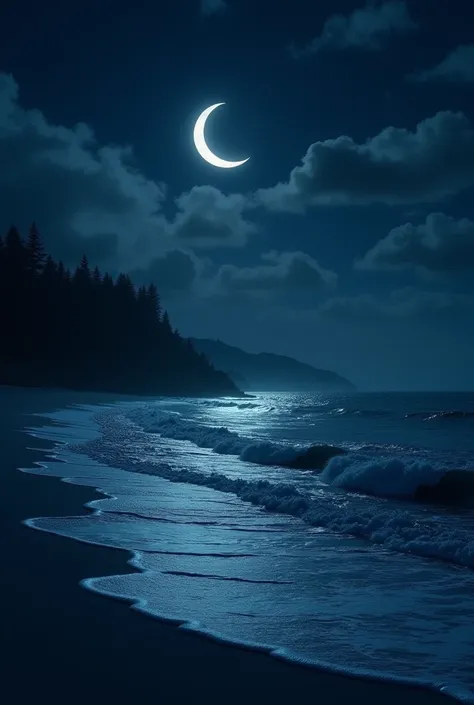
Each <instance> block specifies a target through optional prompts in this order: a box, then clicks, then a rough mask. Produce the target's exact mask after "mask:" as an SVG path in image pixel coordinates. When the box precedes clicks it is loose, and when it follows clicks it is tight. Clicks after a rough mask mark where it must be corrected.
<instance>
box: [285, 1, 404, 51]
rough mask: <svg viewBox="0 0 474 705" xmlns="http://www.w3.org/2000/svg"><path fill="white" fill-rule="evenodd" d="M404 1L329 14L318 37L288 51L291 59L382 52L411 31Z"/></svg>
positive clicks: (370, 5)
mask: <svg viewBox="0 0 474 705" xmlns="http://www.w3.org/2000/svg"><path fill="white" fill-rule="evenodd" d="M416 27H417V25H416V23H415V22H414V21H413V19H412V18H411V17H410V14H409V12H408V8H407V5H406V2H402V1H401V0H388V1H387V2H384V3H382V4H381V5H377V4H368V5H366V6H365V7H362V8H359V9H357V10H354V11H353V12H352V13H351V14H349V15H343V14H335V15H331V17H329V18H328V19H327V20H326V22H325V23H324V27H323V30H322V32H321V34H320V35H319V36H317V37H315V38H314V39H313V40H312V41H311V42H310V43H309V44H308V45H307V46H306V47H303V48H302V49H298V48H295V47H292V48H291V53H292V54H293V56H294V57H295V58H300V57H304V56H308V55H311V54H316V53H317V52H319V51H322V50H324V49H333V50H343V49H354V48H357V49H367V50H372V51H373V50H378V49H382V48H383V47H384V46H385V45H386V44H387V43H388V42H389V40H390V39H391V38H392V37H393V36H395V35H397V34H407V33H408V32H411V31H413V30H415V29H416Z"/></svg>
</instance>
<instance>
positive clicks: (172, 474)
mask: <svg viewBox="0 0 474 705" xmlns="http://www.w3.org/2000/svg"><path fill="white" fill-rule="evenodd" d="M135 415H136V414H132V416H135ZM149 415H150V413H149V411H148V412H147V416H149ZM97 422H98V423H99V424H100V426H101V427H102V429H103V432H104V436H103V438H102V439H95V440H92V441H89V442H88V443H87V444H86V445H85V446H84V450H86V452H87V453H88V454H90V455H91V456H92V457H94V458H95V459H96V460H99V461H101V462H106V463H112V464H113V465H115V466H116V467H121V468H123V469H125V470H128V471H132V472H138V473H144V474H149V475H158V476H160V477H163V478H165V479H167V480H170V481H171V482H183V483H189V484H193V485H198V486H205V487H210V488H212V489H215V490H218V491H220V492H226V493H231V494H234V495H236V496H237V497H239V498H240V499H242V500H243V501H245V502H250V503H251V504H253V505H256V506H260V507H263V508H264V509H266V510H267V511H271V512H277V513H281V514H287V515H290V516H294V517H298V518H299V519H301V520H302V521H304V522H305V523H307V524H309V525H310V526H314V527H322V528H325V529H329V530H331V531H335V532H337V533H342V534H348V535H351V536H356V537H359V538H364V539H367V540H370V541H372V542H374V543H377V544H381V545H383V546H384V547H385V548H387V549H390V550H393V551H398V552H401V553H410V554H413V555H417V556H420V557H424V558H433V559H438V560H443V561H446V562H449V563H452V564H455V565H459V566H464V567H468V568H471V569H473V568H474V540H473V538H472V531H469V529H468V528H452V527H450V526H449V525H446V524H443V523H442V522H441V523H440V521H439V518H438V517H434V516H431V515H429V514H423V515H420V514H419V515H417V516H416V518H414V515H413V512H411V511H409V510H408V508H407V507H406V506H404V505H399V506H397V505H395V508H394V505H391V504H388V503H385V504H384V503H378V502H377V503H376V504H375V505H370V506H367V505H364V507H363V508H360V507H357V506H356V507H353V506H351V505H350V504H348V503H347V502H346V501H345V500H344V498H342V499H341V501H335V497H334V495H333V494H331V493H329V492H327V493H325V492H323V493H318V494H317V497H315V496H314V495H312V494H311V492H303V491H301V490H299V489H298V488H296V487H295V486H294V485H291V484H289V483H272V482H269V481H267V480H259V481H250V480H244V479H241V478H239V479H232V478H229V477H227V476H226V475H224V474H221V473H211V474H203V473H200V472H198V471H195V470H189V469H178V468H175V467H173V468H172V467H170V466H168V465H164V464H160V465H156V464H153V463H151V462H148V461H146V460H136V459H135V460H134V461H133V462H132V461H131V460H130V459H129V458H127V456H126V454H124V452H123V448H122V447H121V446H123V438H124V435H125V434H127V433H128V434H130V433H131V434H132V436H133V431H131V430H130V425H129V424H127V420H126V418H124V417H120V416H117V415H113V416H112V415H108V414H103V415H101V416H100V417H99V418H98V419H97ZM152 426H153V428H156V427H155V425H154V424H152ZM227 432H228V433H230V432H229V431H227ZM136 433H137V434H138V435H139V434H140V432H139V431H136ZM135 440H136V439H135ZM382 478H383V481H382ZM434 478H436V481H439V479H440V471H438V470H435V469H434V468H432V467H431V466H429V465H428V464H416V463H410V464H403V463H402V462H401V461H399V460H397V459H393V458H388V459H385V460H380V461H378V462H374V461H373V459H372V460H371V461H370V460H369V459H363V458H358V457H356V454H354V456H343V457H335V458H332V459H331V460H330V461H329V463H328V464H327V467H326V469H325V470H324V471H323V473H322V474H321V479H322V480H324V481H325V482H327V483H328V484H330V485H336V486H338V487H344V488H350V489H352V490H354V489H357V490H359V491H364V492H366V493H369V492H370V493H371V494H378V493H383V494H384V495H386V494H387V488H388V490H389V492H390V493H391V494H392V495H393V496H395V495H396V496H400V495H401V494H403V493H405V494H409V493H410V492H411V493H412V494H413V492H414V490H415V489H416V487H417V486H419V485H420V483H421V482H433V480H434ZM458 527H459V524H458Z"/></svg>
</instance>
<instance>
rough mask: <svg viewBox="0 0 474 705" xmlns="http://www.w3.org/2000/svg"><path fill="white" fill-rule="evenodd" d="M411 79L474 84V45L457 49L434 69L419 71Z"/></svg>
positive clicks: (466, 45) (464, 45) (463, 45)
mask: <svg viewBox="0 0 474 705" xmlns="http://www.w3.org/2000/svg"><path fill="white" fill-rule="evenodd" d="M409 78H410V79H411V80H413V81H433V82H440V81H445V82H450V83H474V44H462V45H461V46H458V47H456V48H455V49H453V50H452V51H451V52H450V53H449V54H448V55H447V56H446V57H445V58H444V59H443V60H442V61H441V62H440V63H439V64H437V65H436V66H434V67H433V68H430V69H427V70H425V71H417V72H415V73H414V74H411V76H409Z"/></svg>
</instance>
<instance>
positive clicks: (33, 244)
mask: <svg viewBox="0 0 474 705" xmlns="http://www.w3.org/2000/svg"><path fill="white" fill-rule="evenodd" d="M45 260H46V255H45V252H44V247H43V243H42V241H41V236H40V234H39V232H38V228H37V227H36V224H35V223H32V225H31V227H30V230H29V232H28V240H27V241H26V267H27V270H28V271H29V272H30V273H31V274H41V272H42V271H43V268H44V264H45Z"/></svg>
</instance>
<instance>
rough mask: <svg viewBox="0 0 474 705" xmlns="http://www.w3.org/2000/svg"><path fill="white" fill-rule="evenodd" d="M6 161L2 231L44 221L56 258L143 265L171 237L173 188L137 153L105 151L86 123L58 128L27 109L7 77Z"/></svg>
mask: <svg viewBox="0 0 474 705" xmlns="http://www.w3.org/2000/svg"><path fill="white" fill-rule="evenodd" d="M0 162H1V164H2V169H1V172H0V219H1V222H0V226H1V227H2V228H3V229H5V228H6V227H7V226H8V225H9V224H10V223H11V222H15V223H17V224H18V225H19V226H20V227H22V228H23V229H24V228H25V227H26V226H27V224H28V223H29V222H30V221H31V220H33V219H34V220H36V221H37V222H38V223H39V225H40V228H41V230H42V232H43V233H44V237H45V240H46V244H47V246H48V248H50V249H51V251H52V253H53V254H55V255H56V256H61V257H63V258H65V259H66V260H68V261H71V260H72V261H74V260H75V259H77V256H78V254H79V253H80V252H81V251H84V250H88V251H92V252H93V253H94V254H95V255H96V256H97V258H98V259H100V260H102V261H110V262H113V263H116V264H120V263H123V262H126V261H127V262H131V263H132V264H133V263H134V262H135V263H140V260H142V259H146V258H149V257H150V253H151V254H152V253H153V251H154V250H156V249H159V248H157V243H158V242H159V240H160V238H161V239H162V238H166V236H167V231H168V227H167V223H166V221H165V219H164V218H163V215H162V213H161V208H162V204H163V201H164V199H165V187H164V186H163V184H161V183H157V182H155V181H153V180H151V179H148V178H146V177H145V176H144V175H143V174H141V173H140V172H139V171H138V170H137V169H136V168H135V167H134V166H133V155H132V151H131V149H130V148H126V147H117V146H100V145H98V144H97V141H96V139H95V137H94V134H93V132H92V130H91V129H90V128H89V127H88V126H87V125H85V124H83V123H80V124H78V125H76V126H75V127H73V128H67V127H63V126H60V125H53V124H51V123H50V122H48V121H47V120H46V118H45V117H44V115H43V114H42V113H41V112H40V111H38V110H25V109H23V108H22V107H21V106H20V105H19V103H18V86H17V84H16V82H15V80H14V79H13V77H12V76H10V75H6V74H0ZM25 204H27V208H25ZM3 218H4V219H5V220H3Z"/></svg>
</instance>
